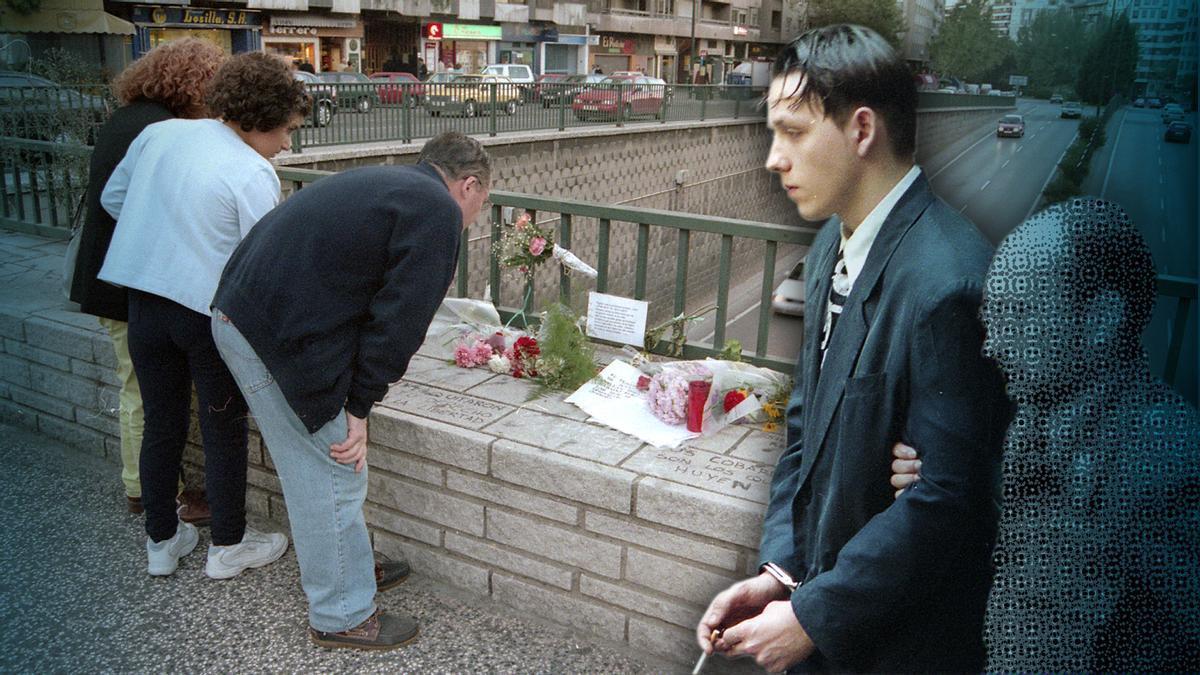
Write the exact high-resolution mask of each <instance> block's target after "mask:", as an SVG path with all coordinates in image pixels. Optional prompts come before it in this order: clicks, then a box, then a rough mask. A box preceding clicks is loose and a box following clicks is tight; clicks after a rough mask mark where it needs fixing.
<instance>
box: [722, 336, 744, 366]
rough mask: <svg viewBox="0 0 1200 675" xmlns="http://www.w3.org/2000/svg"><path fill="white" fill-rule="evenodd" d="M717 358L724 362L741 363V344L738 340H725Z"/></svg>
mask: <svg viewBox="0 0 1200 675" xmlns="http://www.w3.org/2000/svg"><path fill="white" fill-rule="evenodd" d="M717 358H719V359H723V360H725V361H741V360H742V343H741V342H740V341H738V340H726V341H725V347H724V348H723V349H721V352H720V353H719V354H717Z"/></svg>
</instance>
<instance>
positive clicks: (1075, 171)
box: [1042, 99, 1119, 204]
mask: <svg viewBox="0 0 1200 675" xmlns="http://www.w3.org/2000/svg"><path fill="white" fill-rule="evenodd" d="M1118 103H1119V99H1114V100H1113V101H1111V102H1110V103H1109V105H1107V106H1105V108H1104V110H1103V112H1101V114H1100V115H1099V116H1094V117H1085V118H1084V119H1083V120H1082V121H1081V122H1080V123H1079V137H1078V138H1076V139H1075V142H1074V143H1072V144H1071V147H1069V148H1067V152H1066V153H1065V154H1064V155H1063V158H1062V160H1061V161H1060V162H1059V163H1058V175H1057V176H1055V177H1054V180H1053V181H1051V182H1050V184H1049V185H1047V186H1046V190H1045V192H1043V193H1042V198H1043V199H1044V200H1045V201H1044V203H1045V204H1055V203H1058V202H1061V201H1064V200H1066V199H1070V198H1071V197H1074V196H1077V195H1080V194H1083V188H1082V186H1083V181H1084V180H1085V179H1086V178H1087V176H1088V172H1089V169H1090V167H1091V162H1092V156H1093V155H1095V153H1096V151H1098V150H1099V149H1100V148H1103V147H1104V143H1105V141H1106V136H1105V132H1104V127H1105V125H1107V124H1108V120H1109V118H1111V117H1112V114H1113V112H1114V111H1115V110H1116V109H1117V108H1118V107H1119V106H1118Z"/></svg>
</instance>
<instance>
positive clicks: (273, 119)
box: [208, 52, 312, 131]
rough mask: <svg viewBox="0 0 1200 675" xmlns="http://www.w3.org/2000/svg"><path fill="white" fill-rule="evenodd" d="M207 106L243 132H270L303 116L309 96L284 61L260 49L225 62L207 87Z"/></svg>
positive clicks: (307, 110) (307, 106)
mask: <svg viewBox="0 0 1200 675" xmlns="http://www.w3.org/2000/svg"><path fill="white" fill-rule="evenodd" d="M208 107H209V110H211V111H212V114H213V115H216V116H217V117H220V118H222V119H224V120H225V121H226V122H236V123H237V124H238V126H240V127H241V128H242V131H255V130H257V131H270V130H272V129H278V128H279V127H281V126H284V125H286V124H287V123H288V122H290V121H292V117H293V116H294V115H301V116H306V115H308V113H309V112H310V111H311V110H312V98H311V97H310V96H309V95H308V93H307V92H306V91H304V83H303V82H301V81H299V80H297V79H295V77H294V76H293V75H292V69H291V67H289V66H288V64H287V62H285V61H284V60H283V59H281V58H279V57H277V56H271V55H269V54H264V53H262V52H248V53H245V54H238V55H236V56H234V57H233V58H231V59H229V60H228V61H226V62H225V65H223V66H221V69H220V70H218V71H217V74H216V76H215V77H213V82H212V85H210V86H209V90H208Z"/></svg>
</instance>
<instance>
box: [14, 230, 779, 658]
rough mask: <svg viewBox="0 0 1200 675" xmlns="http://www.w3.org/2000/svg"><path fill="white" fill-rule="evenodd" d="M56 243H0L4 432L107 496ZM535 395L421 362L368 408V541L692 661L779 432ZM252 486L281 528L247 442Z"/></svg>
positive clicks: (105, 371)
mask: <svg viewBox="0 0 1200 675" xmlns="http://www.w3.org/2000/svg"><path fill="white" fill-rule="evenodd" d="M14 242H17V244H19V245H15V244H14ZM63 248H64V245H63V244H62V243H61V242H50V241H46V240H39V239H37V238H35V237H24V236H20V235H5V236H4V237H0V253H2V254H3V255H4V258H5V260H7V261H9V262H5V263H2V264H3V265H4V266H3V267H0V274H5V275H6V280H8V281H11V282H13V285H11V286H10V287H9V288H7V289H6V293H5V294H4V295H3V296H0V345H2V347H3V349H2V350H0V422H4V423H7V424H14V425H17V426H22V427H26V428H29V429H32V430H36V431H38V432H40V433H44V434H46V435H48V436H50V437H53V438H56V439H59V440H61V441H63V442H65V443H68V444H70V445H73V446H75V447H78V448H80V449H82V450H84V451H85V452H89V453H95V454H97V455H100V456H102V457H105V458H106V459H107V460H108V461H109V462H110V463H111V464H112V465H113V468H112V471H111V475H110V476H108V477H107V479H108V480H111V481H113V484H114V486H115V485H117V484H119V480H120V478H119V475H120V470H119V464H120V443H119V439H118V433H119V431H118V423H117V405H118V404H117V382H116V379H115V377H114V375H113V369H114V367H115V365H116V363H115V357H114V354H113V349H112V345H111V342H110V341H109V339H108V336H107V334H106V332H105V331H103V329H101V328H100V326H99V324H98V322H97V321H96V320H95V319H94V318H93V317H90V316H86V315H81V314H77V313H73V312H69V311H65V310H64V309H63V304H64V303H63V301H62V300H61V299H60V298H59V297H58V290H57V284H58V283H59V281H58V279H57V272H56V270H57V269H59V268H60V267H61V258H62V251H63ZM14 261H18V262H19V264H18V262H14ZM14 270H23V271H15V272H14ZM534 394H535V388H534V386H533V385H531V384H530V383H528V382H527V381H523V380H516V379H513V378H511V377H508V376H499V375H493V374H492V373H490V372H487V371H486V370H480V369H476V370H463V369H459V368H455V367H452V366H450V365H447V364H446V363H445V361H444V360H441V359H438V358H435V356H434V355H432V354H430V353H428V352H425V351H422V353H420V354H418V355H417V356H415V357H414V358H413V361H412V363H411V364H410V367H409V372H408V374H407V375H406V376H405V378H404V379H403V380H402V381H400V382H399V383H397V384H395V385H393V386H392V388H391V391H390V392H389V394H388V396H387V397H386V398H385V400H384V401H383V402H382V403H381V404H380V405H377V406H376V407H375V409H374V410H373V412H372V414H371V419H370V433H371V440H372V444H371V448H370V455H369V457H370V469H369V471H370V474H369V484H370V489H369V494H368V502H367V505H366V508H365V510H366V517H367V522H368V525H369V527H370V529H371V532H372V536H373V537H374V543H375V547H376V548H377V549H378V550H381V551H383V552H385V553H389V554H392V555H400V554H403V555H405V556H407V558H408V559H409V560H410V561H411V563H412V566H413V568H414V570H415V571H416V572H417V573H418V574H422V575H428V576H431V577H435V578H438V579H440V580H443V581H445V582H447V583H449V584H452V585H455V586H458V587H461V588H464V589H466V590H468V591H471V592H473V593H477V594H479V595H483V596H489V597H491V598H493V599H495V600H497V601H499V602H502V603H505V604H508V605H511V606H513V607H515V608H517V609H519V610H520V611H523V612H528V613H530V614H534V615H537V616H541V617H543V618H546V619H549V620H551V621H555V622H558V623H561V624H566V625H571V626H574V627H576V628H579V629H581V630H583V631H585V632H588V633H591V634H593V635H596V636H598V637H600V638H603V639H607V640H615V641H618V642H623V643H627V644H628V645H630V646H631V647H633V648H636V649H640V650H644V651H646V652H651V653H654V654H657V655H659V656H662V657H665V658H668V659H675V660H689V659H692V658H694V657H695V655H696V650H695V647H694V644H693V638H692V635H691V629H692V627H693V626H694V625H695V623H696V621H697V620H698V619H699V616H700V613H701V612H702V611H703V608H704V606H705V605H706V604H707V602H708V601H709V599H711V597H712V595H713V594H715V593H716V592H717V591H719V590H721V589H722V588H724V587H725V586H726V585H727V584H729V583H731V582H732V581H735V580H737V579H740V578H742V577H744V576H745V575H746V574H748V573H752V572H753V571H754V568H755V566H756V563H757V558H756V549H757V544H758V535H759V531H760V529H761V518H762V512H763V510H764V508H765V504H766V498H767V488H768V485H769V481H770V476H771V470H772V467H773V466H774V464H775V461H776V459H777V457H778V455H779V453H780V451H781V441H782V439H781V437H780V435H779V434H777V433H766V432H764V431H763V430H761V429H759V428H757V427H752V426H738V427H732V428H728V429H725V430H723V431H722V432H721V433H719V434H717V435H715V436H714V437H711V438H705V439H700V440H698V441H696V442H694V443H691V444H688V445H685V447H683V448H681V449H678V450H661V449H657V448H653V447H651V446H647V445H645V444H643V443H641V442H640V441H639V440H637V439H635V438H633V437H630V436H627V435H624V434H622V433H619V432H616V431H613V430H611V429H608V428H606V427H602V426H598V425H596V424H592V423H589V422H588V421H587V420H588V416H587V415H586V414H585V413H583V412H582V411H580V410H579V409H577V408H575V407H574V406H572V405H570V404H567V403H565V402H564V401H563V396H562V395H550V396H546V397H543V398H535V397H534ZM251 426H252V429H253V422H252V424H251ZM199 442H200V438H199V435H198V432H197V429H196V425H195V424H194V423H193V425H192V429H191V433H190V437H189V442H188V446H187V449H186V451H185V455H184V457H185V462H186V473H187V476H186V480H187V482H188V483H189V484H192V485H197V484H200V483H202V471H203V464H204V462H203V453H202V451H201V449H200V445H199ZM248 481H249V486H248V489H247V496H246V501H247V510H248V511H249V512H250V513H252V514H256V515H259V516H264V517H267V518H270V519H272V520H276V521H279V522H282V523H287V508H286V504H285V502H284V499H283V495H282V491H281V488H280V484H279V479H278V477H277V476H276V474H275V470H274V463H273V462H272V460H271V456H270V452H269V449H268V448H266V447H265V446H264V444H263V443H262V441H261V439H260V438H259V436H258V434H257V433H256V432H254V431H252V433H251V439H250V448H249V468H248ZM114 489H115V488H114ZM114 508H116V505H114Z"/></svg>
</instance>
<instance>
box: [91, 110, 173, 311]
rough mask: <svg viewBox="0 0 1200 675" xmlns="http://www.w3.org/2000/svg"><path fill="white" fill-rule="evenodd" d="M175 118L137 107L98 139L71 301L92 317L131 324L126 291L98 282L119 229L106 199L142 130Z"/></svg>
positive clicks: (119, 115)
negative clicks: (106, 188)
mask: <svg viewBox="0 0 1200 675" xmlns="http://www.w3.org/2000/svg"><path fill="white" fill-rule="evenodd" d="M172 117H174V115H172V114H171V111H170V110H168V109H167V108H166V106H164V105H162V104H161V103H155V102H153V101H145V100H142V101H134V102H133V103H130V104H129V105H126V106H122V107H121V108H118V109H117V110H116V111H115V112H113V114H112V117H111V118H110V119H109V120H108V122H107V123H105V125H104V126H103V127H101V128H100V133H99V134H97V135H96V147H95V148H94V149H93V150H92V163H91V168H90V169H89V171H88V188H87V197H86V198H85V201H84V209H85V211H84V219H83V230H82V231H81V232H80V234H79V257H78V258H76V260H75V277H74V278H73V279H72V280H71V300H73V301H75V302H78V303H79V307H80V309H81V310H82V311H83V312H85V313H87V314H94V315H96V316H100V317H104V318H106V319H116V320H117V321H128V319H129V300H128V298H127V296H126V293H125V289H124V288H118V287H116V286H113V285H111V284H107V283H105V282H103V281H100V280H99V279H97V278H96V275H97V274H99V273H100V268H101V267H103V266H104V256H105V255H107V254H108V245H109V243H111V242H112V236H113V230H115V229H116V227H117V222H116V221H115V220H113V217H112V216H110V215H108V212H107V211H105V210H104V207H102V206H100V193H101V192H103V191H104V186H105V184H106V183H108V179H109V178H110V177H112V172H113V170H114V169H116V168H117V165H118V164H120V163H121V160H122V159H124V158H125V153H126V152H127V151H128V150H129V146H130V145H131V144H132V143H133V139H135V138H137V137H138V134H140V133H142V129H145V128H146V127H148V126H150V125H151V124H154V123H155V122H161V121H163V120H169V119H171V118H172Z"/></svg>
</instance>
